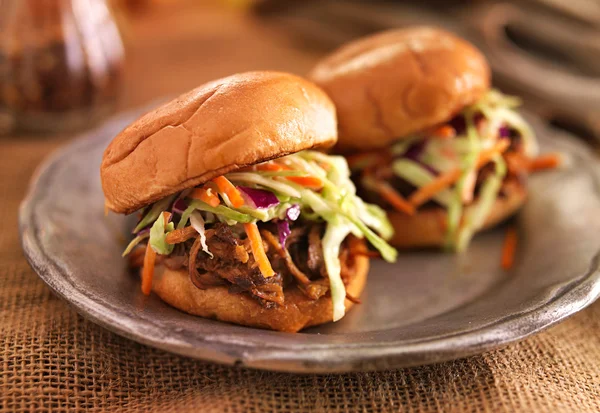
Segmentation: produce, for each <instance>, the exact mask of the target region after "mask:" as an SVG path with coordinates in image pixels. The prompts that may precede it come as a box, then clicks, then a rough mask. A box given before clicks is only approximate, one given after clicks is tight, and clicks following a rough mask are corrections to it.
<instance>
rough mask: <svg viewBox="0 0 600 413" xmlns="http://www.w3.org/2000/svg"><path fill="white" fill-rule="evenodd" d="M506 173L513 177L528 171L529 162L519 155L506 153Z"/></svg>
mask: <svg viewBox="0 0 600 413" xmlns="http://www.w3.org/2000/svg"><path fill="white" fill-rule="evenodd" d="M504 160H505V161H506V166H507V167H508V171H509V172H510V173H511V174H513V175H518V174H520V173H523V172H525V171H527V170H528V169H529V160H528V159H527V158H526V157H525V155H522V154H520V153H507V154H506V155H504Z"/></svg>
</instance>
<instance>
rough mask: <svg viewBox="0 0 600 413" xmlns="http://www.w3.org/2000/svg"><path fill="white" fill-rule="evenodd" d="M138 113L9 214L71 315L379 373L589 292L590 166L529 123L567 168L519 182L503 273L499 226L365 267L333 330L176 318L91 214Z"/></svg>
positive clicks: (587, 297)
mask: <svg viewBox="0 0 600 413" xmlns="http://www.w3.org/2000/svg"><path fill="white" fill-rule="evenodd" d="M138 114H139V113H129V114H126V115H124V116H122V117H119V118H116V119H114V120H112V121H111V122H109V123H107V124H106V125H104V126H103V127H101V128H100V129H98V130H96V131H95V132H93V133H91V134H88V135H86V136H83V137H81V138H80V139H78V140H76V141H74V142H73V143H72V144H70V145H68V146H66V147H64V148H63V149H61V150H59V151H58V152H57V153H55V154H54V155H53V156H52V157H51V158H50V159H48V160H47V161H46V162H45V163H44V164H43V166H42V167H41V168H40V169H39V172H38V173H37V175H36V177H35V178H34V179H33V182H32V184H31V188H30V191H29V194H28V195H27V197H26V199H25V200H24V201H23V204H22V206H21V211H20V216H19V221H20V228H21V235H22V242H23V248H24V251H25V254H26V256H27V258H28V260H29V262H30V263H31V265H32V267H33V268H34V269H35V270H36V271H37V273H38V274H39V275H40V277H41V278H42V279H43V280H44V281H45V282H46V283H47V284H48V285H49V286H50V287H51V288H52V289H53V290H54V291H55V292H56V293H57V294H58V295H59V296H61V297H62V298H64V299H65V300H66V301H68V302H69V303H71V304H72V305H73V306H74V307H75V309H76V310H77V311H79V312H80V313H81V314H82V315H83V316H84V317H88V318H89V319H91V320H92V321H94V322H96V323H98V324H100V325H102V326H104V327H106V328H107V329H109V330H112V331H114V332H115V333H118V334H121V335H123V336H125V337H128V338H130V339H132V340H136V341H138V342H140V343H144V344H147V345H150V346H154V347H158V348H161V349H164V350H167V351H171V352H174V353H178V354H182V355H186V356H190V357H195V358H200V359H205V360H212V361H215V362H220V363H227V364H237V365H243V366H248V367H253V368H260V369H267V370H279V371H290V372H344V371H365V370H378V369H387V368H393V367H401V366H410V365H419V364H426V363H434V362H439V361H443V360H449V359H454V358H458V357H463V356H467V355H471V354H475V353H480V352H483V351H486V350H490V349H492V348H495V347H498V346H501V345H503V344H506V343H509V342H511V341H515V340H519V339H522V338H524V337H526V336H528V335H530V334H533V333H536V332H538V331H540V330H541V329H543V328H546V327H548V326H550V325H552V324H554V323H557V322H558V321H560V320H562V319H564V318H565V317H568V316H569V315H571V314H573V313H575V312H577V311H579V310H581V309H582V308H584V307H585V306H587V305H589V304H590V303H591V302H593V301H594V300H595V299H596V298H597V297H598V295H599V294H600V272H599V264H600V261H599V251H600V213H599V212H600V191H599V183H600V173H599V170H600V169H599V167H598V165H597V162H596V161H595V160H594V158H593V156H592V155H591V153H590V152H589V151H588V150H587V149H586V148H585V147H584V146H583V145H582V144H579V143H577V142H575V141H574V140H573V139H572V138H569V137H568V136H565V135H559V134H557V133H555V132H551V131H550V130H548V129H545V128H544V127H543V126H542V125H541V124H539V122H537V121H536V120H535V119H533V118H532V119H531V121H532V122H533V123H534V126H535V127H536V129H537V132H538V135H539V139H540V142H541V146H542V149H543V150H545V151H557V150H558V151H561V152H563V153H564V154H566V155H567V157H568V160H569V163H570V166H569V167H568V168H566V169H563V170H559V171H552V172H546V173H542V174H538V175H536V176H534V177H533V178H532V179H531V182H530V188H531V193H530V199H529V202H528V204H527V206H526V207H525V208H524V209H523V210H522V211H521V213H520V214H519V215H518V217H516V222H517V224H518V227H519V231H520V240H519V250H518V256H517V260H516V265H515V268H514V269H513V270H512V271H511V272H509V273H507V272H503V271H501V270H500V269H499V262H500V251H501V245H502V240H503V234H504V231H503V229H502V228H499V229H496V230H493V231H490V232H487V233H484V234H482V235H479V236H478V237H476V239H475V240H474V243H473V244H472V247H471V249H470V250H469V251H468V253H466V254H464V255H460V256H456V255H450V254H444V253H440V252H435V251H428V252H413V253H403V254H401V255H400V256H399V259H398V262H397V263H396V264H386V263H383V262H373V264H372V268H371V272H370V275H369V282H368V287H367V289H366V291H365V293H364V294H363V296H362V297H361V298H362V300H363V304H362V305H358V306H356V307H355V308H354V309H353V310H352V311H351V312H350V313H349V314H348V315H347V316H346V317H345V318H344V319H343V320H341V321H340V322H337V323H335V324H330V325H326V326H322V327H318V328H312V329H309V330H306V331H304V332H301V333H298V334H288V333H279V332H272V331H264V330H259V329H252V328H246V327H240V326H235V325H230V324H226V323H220V322H217V321H213V320H205V319H202V318H197V317H193V316H191V315H188V314H185V313H182V312H180V311H178V310H176V309H173V308H171V307H169V306H168V305H166V304H164V303H162V302H161V301H160V300H159V299H158V298H157V297H156V296H154V295H153V296H150V297H144V296H143V295H142V294H141V293H140V291H139V281H138V280H137V279H135V277H133V276H131V275H130V274H129V273H128V272H127V271H126V269H125V261H124V260H123V259H121V257H120V253H121V251H122V249H123V242H124V238H125V237H126V234H127V231H128V229H130V228H131V225H132V223H131V219H130V218H129V219H128V218H124V217H119V216H115V215H110V216H109V217H104V214H103V195H102V191H101V187H100V179H99V172H98V171H99V166H100V160H101V157H102V152H103V150H104V148H105V147H106V145H107V144H108V142H109V141H110V140H111V138H112V137H113V136H114V135H115V134H116V133H117V132H118V131H119V130H120V129H122V128H123V127H124V126H125V125H126V124H127V123H129V122H130V121H131V120H133V119H134V118H135V117H137V115H138Z"/></svg>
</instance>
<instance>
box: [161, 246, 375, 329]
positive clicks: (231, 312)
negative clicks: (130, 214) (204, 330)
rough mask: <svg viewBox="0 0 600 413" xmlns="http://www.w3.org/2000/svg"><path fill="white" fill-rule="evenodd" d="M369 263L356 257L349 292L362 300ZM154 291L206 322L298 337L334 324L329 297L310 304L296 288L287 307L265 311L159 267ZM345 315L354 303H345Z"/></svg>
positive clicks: (291, 289)
mask: <svg viewBox="0 0 600 413" xmlns="http://www.w3.org/2000/svg"><path fill="white" fill-rule="evenodd" d="M368 271H369V259H368V258H367V257H365V256H360V255H359V256H355V257H354V265H353V267H352V272H353V274H352V276H351V279H350V282H349V283H348V285H346V291H347V292H348V294H350V295H352V296H354V297H359V296H360V294H361V293H362V291H363V289H364V287H365V283H366V281H367V273H368ZM152 289H153V291H154V292H155V293H156V294H158V296H159V297H160V298H161V299H162V300H163V301H165V302H166V303H168V304H170V305H172V306H173V307H175V308H177V309H179V310H182V311H185V312H186V313H190V314H194V315H197V316H201V317H205V318H214V319H217V320H220V321H226V322H229V323H235V324H241V325H245V326H250V327H259V328H267V329H271V330H278V331H286V332H291V333H295V332H297V331H299V330H302V329H303V328H306V327H310V326H315V325H318V324H323V323H328V322H330V321H332V314H333V305H332V303H331V297H330V296H329V295H327V296H325V297H321V298H320V299H318V300H311V299H309V298H308V297H306V295H304V294H303V293H302V292H301V291H300V290H299V289H298V288H297V287H296V286H291V287H288V288H286V289H285V290H284V294H285V304H284V305H282V306H278V307H276V308H271V309H266V308H264V307H262V306H261V305H260V304H259V303H258V302H257V301H256V300H255V299H253V298H251V297H250V296H249V295H248V294H244V293H240V294H232V293H230V292H229V291H228V287H211V288H208V289H206V290H201V289H199V288H197V287H196V286H194V284H192V282H191V281H190V277H189V275H188V273H187V270H183V271H182V270H175V271H174V270H170V269H168V268H166V267H164V266H162V265H161V266H157V267H156V271H155V274H154V281H153V285H152ZM345 304H346V311H348V310H349V309H350V307H352V302H350V301H348V300H346V303H345Z"/></svg>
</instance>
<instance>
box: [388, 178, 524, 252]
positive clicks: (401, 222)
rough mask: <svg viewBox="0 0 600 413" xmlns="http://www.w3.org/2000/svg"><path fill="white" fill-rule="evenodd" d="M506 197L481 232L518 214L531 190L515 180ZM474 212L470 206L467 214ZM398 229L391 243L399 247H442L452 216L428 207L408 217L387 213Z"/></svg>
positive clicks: (507, 186) (507, 183) (396, 213)
mask: <svg viewBox="0 0 600 413" xmlns="http://www.w3.org/2000/svg"><path fill="white" fill-rule="evenodd" d="M503 187H504V190H505V192H506V196H505V197H499V198H497V199H496V201H495V202H494V205H493V206H492V209H491V211H490V213H489V214H488V216H487V218H486V219H485V222H484V224H483V227H482V228H481V229H480V231H484V230H486V229H488V228H492V227H494V226H496V225H497V224H499V223H500V222H502V221H504V220H505V219H507V218H509V217H510V216H512V215H513V214H515V213H516V212H517V211H518V210H519V209H520V208H521V207H522V206H523V204H524V203H525V199H526V196H527V191H526V189H525V187H524V186H523V184H521V183H518V182H517V181H515V180H511V181H508V182H505V183H504V186H503ZM470 209H472V206H468V207H466V211H465V213H468V211H469V210H470ZM387 215H388V218H389V220H390V222H391V223H392V225H393V226H394V229H395V231H394V236H393V237H392V239H391V240H390V241H389V242H390V244H392V245H393V246H394V247H397V248H405V249H406V248H424V247H441V246H443V245H444V243H445V241H446V222H447V220H448V213H447V211H446V210H445V209H444V208H441V207H440V208H428V209H424V210H421V211H418V212H417V213H416V214H415V215H413V216H408V215H406V214H404V213H401V212H397V211H387Z"/></svg>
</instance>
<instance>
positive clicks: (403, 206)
mask: <svg viewBox="0 0 600 413" xmlns="http://www.w3.org/2000/svg"><path fill="white" fill-rule="evenodd" d="M374 187H375V188H374V189H375V190H376V191H377V193H378V194H379V195H381V197H382V198H384V199H385V200H386V201H387V202H389V203H390V205H391V206H393V207H394V208H395V209H396V210H398V211H400V212H404V213H405V214H407V215H414V213H415V208H414V207H413V206H412V205H411V204H410V203H409V202H408V201H407V200H406V199H404V198H403V197H402V195H400V194H399V193H398V192H397V191H396V190H395V189H394V188H393V187H392V186H391V185H390V184H388V183H387V182H385V181H376V182H375V183H374Z"/></svg>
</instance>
